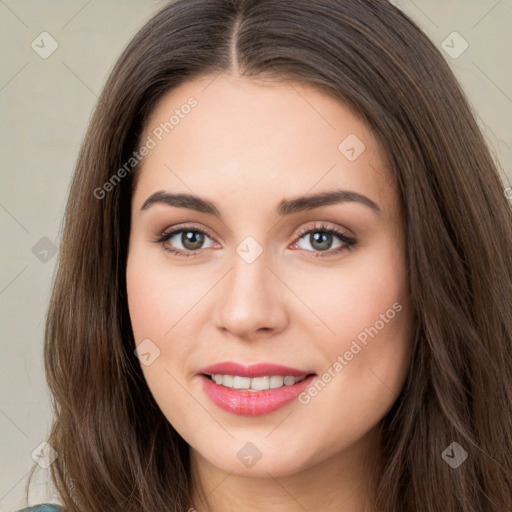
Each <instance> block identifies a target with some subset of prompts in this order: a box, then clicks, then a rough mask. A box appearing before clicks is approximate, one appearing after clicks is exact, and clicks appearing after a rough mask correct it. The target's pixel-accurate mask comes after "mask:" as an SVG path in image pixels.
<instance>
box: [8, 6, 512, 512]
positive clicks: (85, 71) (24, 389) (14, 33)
mask: <svg viewBox="0 0 512 512" xmlns="http://www.w3.org/2000/svg"><path fill="white" fill-rule="evenodd" d="M164 3H166V2H163V1H156V0H154V1H150V0H126V1H121V0H106V1H100V0H89V1H86V0H80V1H78V0H77V1H74V0H73V1H71V0H60V1H58V0H42V1H36V0H32V1H28V0H0V48H1V49H2V52H1V55H0V62H1V66H0V111H1V118H2V123H1V136H0V141H1V142H0V144H1V146H2V159H1V167H0V168H1V173H2V174H1V184H2V186H1V189H0V190H1V191H0V226H1V249H0V251H1V252H0V255H1V271H0V308H1V313H0V314H1V322H2V323H1V326H2V341H1V356H0V379H1V381H0V382H1V387H0V512H2V511H11V510H16V509H17V508H21V506H22V505H23V504H24V503H23V491H24V485H25V482H26V478H27V475H28V472H29V469H30V468H31V466H32V465H33V463H34V461H33V459H32V456H31V454H32V453H33V452H34V450H36V448H37V447H38V446H39V445H40V444H41V443H42V442H44V441H45V439H46V437H47V434H48V431H49V426H50V422H51V416H52V414H51V408H50V401H49V397H48V393H47V389H46V384H45V379H44V372H43V358H42V346H43V329H44V321H45V313H46V308H47V304H48V299H49V295H50V289H51V283H52V279H53V273H54V270H55V264H56V260H57V257H56V254H54V253H55V251H56V249H57V247H58V245H59V229H60V224H61V219H62V215H63V211H64V206H65V201H66V196H67V192H68V187H69V183H70V178H71V175H72V172H73V166H74V163H75V161H76V158H77V154H78V150H79V145H80V142H81V140H82V137H83V136H84V133H85V129H86V126H87V123H88V119H89V116H90V115H91V112H92V109H93V107H94V105H95V102H96V99H97V96H98V95H99V92H100V91H101V88H102V86H103V83H104V81H105V79H106V77H107V75H108V73H109V71H110V70H111V68H112V66H113V64H114V62H115V60H116V58H117V56H118V55H119V54H120V52H121V51H122V49H123V48H124V46H125V45H126V43H127V42H128V41H129V39H130V38H131V37H132V36H133V35H134V34H135V32H136V31H137V29H138V28H139V27H141V26H142V25H143V24H144V23H145V22H146V21H147V20H148V19H149V18H150V17H151V15H152V14H153V13H155V12H156V11H157V10H158V9H160V8H161V7H162V6H163V5H164ZM393 3H395V4H396V5H398V6H399V7H400V8H402V9H403V10H404V11H405V12H406V13H408V14H409V15H410V16H411V17H412V18H413V19H414V20H415V21H417V22H418V23H419V25H420V26H421V27H422V28H423V29H424V30H425V31H426V33H427V34H428V35H429V36H430V38H431V39H432V41H433V42H434V43H435V44H436V45H437V46H438V47H439V48H440V49H441V51H442V53H443V55H444V56H445V58H446V60H447V61H448V62H449V63H450V65H451V66H452V68H453V70H454V71H455V73H456V75H457V77H458V78H459V80H460V81H461V83H462V85H463V87H464V89H465V90H466V92H467V95H468V97H469V99H470V101H471V103H472V105H473V107H474V109H475V111H476V112H477V116H478V119H479V122H480V125H481V127H482V129H483V131H484V134H485V136H486V138H487V140H488V142H489V145H490V146H491V149H492V151H493V154H494V155H495V159H496V161H497V162H498V163H499V165H500V169H501V173H502V177H503V183H504V186H503V188H504V191H505V189H507V188H508V187H510V183H511V182H512V167H511V163H512V150H511V148H512V128H511V123H510V116H511V113H512V69H511V64H510V62H511V60H510V55H512V35H511V34H512V0H459V1H456V0H447V1H443V0H414V1H412V0H396V1H394V2H393ZM43 32H46V33H47V34H42V33H43ZM454 32H457V34H453V33H454ZM41 34H42V35H41ZM56 45H58V46H56ZM466 45H467V49H465V48H466ZM54 47H56V49H55V50H54V51H53V53H51V55H48V53H49V52H50V51H51V50H52V49H53V48H54ZM464 49H465V51H463V50H464ZM511 195H512V194H511ZM48 473H49V470H48V469H44V468H42V467H41V468H39V467H38V470H37V472H36V477H35V479H34V485H33V486H32V491H31V496H30V503H31V504H34V503H40V502H44V501H58V500H57V499H56V498H54V497H52V489H51V487H50V488H48V489H47V488H46V481H47V477H48Z"/></svg>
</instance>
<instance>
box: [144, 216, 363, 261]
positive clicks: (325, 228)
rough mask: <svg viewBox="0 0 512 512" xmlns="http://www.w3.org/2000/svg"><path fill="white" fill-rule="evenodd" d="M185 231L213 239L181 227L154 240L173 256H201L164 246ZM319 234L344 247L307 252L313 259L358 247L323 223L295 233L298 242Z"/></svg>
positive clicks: (191, 229)
mask: <svg viewBox="0 0 512 512" xmlns="http://www.w3.org/2000/svg"><path fill="white" fill-rule="evenodd" d="M184 231H192V232H194V233H201V234H203V235H206V236H207V237H209V238H212V237H210V235H208V233H206V231H203V230H202V229H199V228H197V227H195V226H179V227H178V228H176V229H173V230H172V231H167V232H166V231H164V232H163V233H162V234H161V235H159V236H158V237H157V238H156V239H155V240H153V242H154V243H157V244H160V245H162V247H163V249H164V250H165V251H166V252H169V253H171V254H173V255H175V256H180V257H184V258H190V257H196V256H199V254H198V253H199V252H200V250H196V251H182V250H181V249H174V248H172V247H166V246H165V245H164V244H165V242H167V241H168V240H170V239H171V238H172V237H173V236H174V235H176V234H178V233H182V232H184ZM317 232H322V233H328V234H331V235H336V236H337V237H338V238H339V239H340V240H341V242H343V244H344V245H342V246H341V247H338V248H337V249H335V250H327V251H306V252H312V253H313V254H314V256H313V257H320V258H326V257H329V256H334V255H337V254H339V253H341V252H343V251H350V250H352V249H353V248H354V247H355V246H356V245H357V240H356V239H355V238H353V237H350V236H348V235H347V234H346V233H344V232H343V231H341V230H339V229H337V228H333V227H328V226H326V225H325V224H322V223H321V224H319V225H315V226H313V227H308V228H303V229H301V230H299V231H298V232H297V233H295V237H296V238H297V241H298V240H300V239H301V238H302V237H303V236H304V235H306V234H308V233H317ZM296 243H297V242H294V245H295V244H296Z"/></svg>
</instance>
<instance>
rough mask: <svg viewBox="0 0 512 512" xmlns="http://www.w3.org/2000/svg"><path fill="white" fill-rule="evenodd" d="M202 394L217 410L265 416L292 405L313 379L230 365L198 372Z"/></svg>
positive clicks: (267, 367) (308, 374)
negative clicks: (205, 395)
mask: <svg viewBox="0 0 512 512" xmlns="http://www.w3.org/2000/svg"><path fill="white" fill-rule="evenodd" d="M198 374H200V376H201V379H202V385H203V390H204V392H205V393H206V394H207V396H208V397H209V398H210V399H211V400H212V401H213V402H214V403H215V404H216V405H217V406H218V407H220V408H221V409H223V410H225V411H228V412H231V413H234V414H239V415H248V416H257V415H262V414H269V413H271V412H273V411H276V410H277V409H280V408H281V407H284V406H285V405H287V404H289V403H290V402H292V401H293V400H294V399H295V398H297V396H298V395H299V394H300V393H302V392H303V391H304V390H305V389H307V388H308V387H309V386H310V385H311V382H312V381H313V380H314V378H315V377H316V374H315V373H314V372H312V371H303V370H299V369H297V368H291V367H288V366H282V365H276V364H270V363H259V364H255V365H241V364H238V363H234V362H231V361H227V362H223V363H217V364H214V365H211V366H207V367H204V368H201V369H200V370H199V372H198Z"/></svg>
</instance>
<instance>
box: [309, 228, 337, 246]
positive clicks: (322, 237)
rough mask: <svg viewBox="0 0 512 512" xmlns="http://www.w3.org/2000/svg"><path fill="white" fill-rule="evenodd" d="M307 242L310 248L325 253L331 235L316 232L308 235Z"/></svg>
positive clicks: (330, 241)
mask: <svg viewBox="0 0 512 512" xmlns="http://www.w3.org/2000/svg"><path fill="white" fill-rule="evenodd" d="M309 242H310V243H311V246H312V247H316V248H317V249H318V250H320V251H326V250H327V249H329V248H330V247H331V244H332V235H331V234H330V233H325V232H321V231H317V232H316V233H311V235H309Z"/></svg>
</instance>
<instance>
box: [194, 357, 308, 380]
mask: <svg viewBox="0 0 512 512" xmlns="http://www.w3.org/2000/svg"><path fill="white" fill-rule="evenodd" d="M198 373H202V374H206V375H238V376H240V377H265V376H267V375H268V376H272V375H282V376H285V377H286V376H288V375H290V376H292V377H302V376H305V375H309V374H311V373H313V372H311V371H304V370H299V369H297V368H291V367H289V366H282V365H279V364H272V363H258V364H251V365H244V364H239V363H235V362H233V361H224V362H221V363H216V364H212V365H210V366H205V367H204V368H201V369H200V370H199V371H198Z"/></svg>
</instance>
